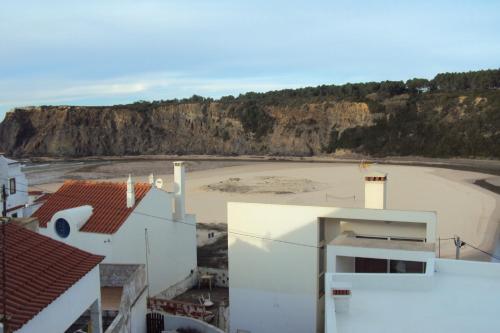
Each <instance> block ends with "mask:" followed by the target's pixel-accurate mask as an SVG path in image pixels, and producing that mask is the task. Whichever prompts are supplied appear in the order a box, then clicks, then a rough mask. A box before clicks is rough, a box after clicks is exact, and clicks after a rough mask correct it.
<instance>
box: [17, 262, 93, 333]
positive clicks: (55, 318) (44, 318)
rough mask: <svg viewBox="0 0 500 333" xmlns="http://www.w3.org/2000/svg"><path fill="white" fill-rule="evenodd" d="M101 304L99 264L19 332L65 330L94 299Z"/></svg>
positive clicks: (55, 332) (34, 332) (33, 332)
mask: <svg viewBox="0 0 500 333" xmlns="http://www.w3.org/2000/svg"><path fill="white" fill-rule="evenodd" d="M96 300H98V303H99V307H100V304H101V289H100V283H99V265H97V266H96V267H94V269H92V270H91V271H90V272H88V273H87V274H86V275H85V276H84V277H83V278H81V279H80V280H79V281H78V282H77V283H75V284H74V285H73V286H72V287H71V288H69V289H68V290H66V291H65V292H64V293H63V294H62V295H61V296H59V297H58V298H57V299H56V300H55V301H54V302H52V303H51V304H50V305H49V306H47V307H46V308H45V309H43V310H42V311H41V312H39V313H38V315H36V316H35V317H34V318H33V319H31V320H30V321H28V322H27V323H26V324H25V325H24V326H23V327H21V329H19V330H17V331H16V332H19V333H40V332H53V333H59V332H64V331H65V330H66V329H68V328H69V327H70V326H71V325H72V324H73V323H74V322H75V321H76V320H77V319H78V318H79V317H80V316H81V315H82V314H83V313H84V312H85V310H87V309H88V308H89V307H90V306H91V305H92V303H93V302H94V301H96Z"/></svg>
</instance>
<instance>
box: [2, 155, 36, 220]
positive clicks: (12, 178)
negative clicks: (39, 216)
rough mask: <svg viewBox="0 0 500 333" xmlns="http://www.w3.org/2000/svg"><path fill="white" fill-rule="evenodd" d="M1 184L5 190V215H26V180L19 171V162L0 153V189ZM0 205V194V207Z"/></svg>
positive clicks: (27, 199)
mask: <svg viewBox="0 0 500 333" xmlns="http://www.w3.org/2000/svg"><path fill="white" fill-rule="evenodd" d="M3 185H5V188H6V191H7V216H10V217H28V216H29V214H27V212H26V211H25V210H26V205H27V204H28V202H29V198H28V181H27V179H26V176H25V175H24V173H23V172H22V171H21V164H20V163H19V162H17V161H14V160H11V159H8V158H6V157H4V156H3V155H0V191H1V188H2V186H3ZM1 205H2V198H1V195H0V208H1ZM0 213H1V211H0Z"/></svg>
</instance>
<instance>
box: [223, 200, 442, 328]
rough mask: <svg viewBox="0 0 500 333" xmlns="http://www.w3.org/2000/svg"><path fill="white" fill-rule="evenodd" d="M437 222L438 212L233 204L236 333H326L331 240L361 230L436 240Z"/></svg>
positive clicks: (230, 219)
mask: <svg viewBox="0 0 500 333" xmlns="http://www.w3.org/2000/svg"><path fill="white" fill-rule="evenodd" d="M436 219H437V217H436V214H435V213H434V212H417V211H401V210H386V209H364V208H363V209H360V208H338V207H317V206H298V205H274V204H256V203H235V202H231V203H228V231H229V238H228V239H229V281H230V291H229V297H230V304H231V308H230V332H232V333H233V332H234V333H236V332H237V330H238V329H239V330H246V331H249V332H260V333H265V332H285V331H286V332H297V333H304V332H322V331H323V327H324V318H323V307H324V296H323V285H324V276H322V275H323V274H324V272H325V271H326V267H320V263H319V262H320V258H322V259H323V260H325V254H323V255H321V254H320V251H322V249H323V251H326V249H325V247H326V245H327V244H328V243H329V242H330V241H331V240H333V239H334V238H336V237H337V236H339V235H341V234H343V233H346V232H356V233H357V234H359V235H365V236H383V237H398V238H415V239H419V240H422V241H424V240H427V241H431V242H434V241H435V238H436V234H435V233H436ZM320 228H323V230H322V231H320ZM325 266H326V263H325Z"/></svg>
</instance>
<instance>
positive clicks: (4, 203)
mask: <svg viewBox="0 0 500 333" xmlns="http://www.w3.org/2000/svg"><path fill="white" fill-rule="evenodd" d="M2 216H3V217H7V189H6V188H5V184H3V185H2Z"/></svg>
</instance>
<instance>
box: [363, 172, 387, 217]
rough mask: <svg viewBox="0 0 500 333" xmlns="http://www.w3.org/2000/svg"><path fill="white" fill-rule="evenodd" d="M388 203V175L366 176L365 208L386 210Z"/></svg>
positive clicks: (377, 173) (372, 174) (376, 173)
mask: <svg viewBox="0 0 500 333" xmlns="http://www.w3.org/2000/svg"><path fill="white" fill-rule="evenodd" d="M386 203H387V174H386V173H379V172H375V173H370V174H368V175H367V176H365V208H372V209H385V208H386Z"/></svg>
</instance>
